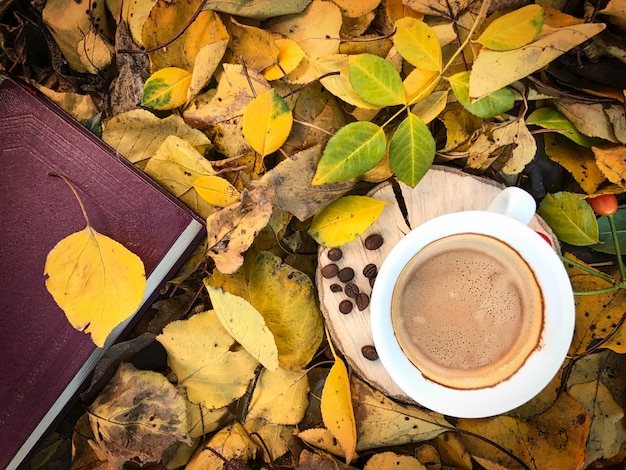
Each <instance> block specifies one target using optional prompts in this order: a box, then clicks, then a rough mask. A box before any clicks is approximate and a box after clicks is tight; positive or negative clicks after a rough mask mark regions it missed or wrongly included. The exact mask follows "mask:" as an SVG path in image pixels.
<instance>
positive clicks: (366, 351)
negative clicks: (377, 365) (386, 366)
mask: <svg viewBox="0 0 626 470" xmlns="http://www.w3.org/2000/svg"><path fill="white" fill-rule="evenodd" d="M361 354H363V357H364V358H365V359H369V360H370V361H375V360H376V359H378V352H377V351H376V348H375V347H374V346H372V345H369V344H368V345H367V346H363V347H362V348H361Z"/></svg>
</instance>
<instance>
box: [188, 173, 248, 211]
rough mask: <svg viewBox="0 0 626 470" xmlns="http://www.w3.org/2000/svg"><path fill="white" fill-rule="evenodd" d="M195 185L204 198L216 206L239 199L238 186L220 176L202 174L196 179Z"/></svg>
mask: <svg viewBox="0 0 626 470" xmlns="http://www.w3.org/2000/svg"><path fill="white" fill-rule="evenodd" d="M193 187H194V188H195V189H196V191H197V192H198V194H199V195H200V197H201V198H202V199H204V200H205V201H207V202H208V203H209V204H212V205H214V206H219V207H226V206H230V205H231V204H234V203H235V202H237V201H239V196H240V193H239V191H237V188H235V187H234V186H233V185H232V184H230V183H229V182H228V181H226V180H225V179H224V178H220V177H219V176H201V177H200V178H197V179H195V180H194V182H193Z"/></svg>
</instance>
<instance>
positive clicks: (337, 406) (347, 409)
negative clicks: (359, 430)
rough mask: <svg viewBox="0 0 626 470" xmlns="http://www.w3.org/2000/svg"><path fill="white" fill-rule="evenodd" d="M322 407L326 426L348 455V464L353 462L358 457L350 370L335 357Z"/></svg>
mask: <svg viewBox="0 0 626 470" xmlns="http://www.w3.org/2000/svg"><path fill="white" fill-rule="evenodd" d="M320 406H321V410H322V419H323V420H324V426H326V428H327V429H328V430H329V431H330V432H331V433H332V435H333V436H335V438H336V439H337V441H339V444H340V445H341V447H342V448H343V450H344V452H345V454H346V463H349V462H351V461H352V459H353V458H354V457H355V456H356V421H355V419H354V410H353V409H352V396H351V393H350V379H349V378H348V369H347V368H346V365H345V364H344V362H343V361H342V360H341V359H340V358H339V357H335V363H334V364H333V366H332V367H331V369H330V372H329V373H328V377H327V378H326V383H325V384H324V389H323V390H322V399H321V405H320Z"/></svg>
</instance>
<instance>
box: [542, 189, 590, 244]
mask: <svg viewBox="0 0 626 470" xmlns="http://www.w3.org/2000/svg"><path fill="white" fill-rule="evenodd" d="M539 214H540V215H541V217H543V218H544V220H545V221H546V222H547V223H548V225H550V227H551V228H552V230H554V233H555V234H556V236H557V237H558V238H559V240H561V241H564V242H565V243H569V244H571V245H576V246H587V245H593V244H594V243H598V222H597V221H596V217H595V215H594V213H593V209H592V208H591V206H589V204H587V202H585V201H584V200H583V199H581V198H579V197H578V196H576V195H575V194H572V193H569V192H565V191H562V192H558V193H555V194H548V195H547V196H546V197H545V198H544V199H543V201H541V204H540V205H539Z"/></svg>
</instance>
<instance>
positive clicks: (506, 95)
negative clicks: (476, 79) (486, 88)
mask: <svg viewBox="0 0 626 470" xmlns="http://www.w3.org/2000/svg"><path fill="white" fill-rule="evenodd" d="M469 79H470V72H459V73H457V74H455V75H453V76H451V77H450V78H449V79H448V80H449V81H450V87H451V88H452V91H453V92H454V95H455V96H456V99H457V100H459V103H461V104H462V105H463V107H464V108H465V109H467V110H468V111H469V112H470V113H472V114H473V115H474V116H478V117H479V118H482V119H490V118H493V117H496V116H499V115H500V114H502V113H504V112H506V111H508V110H509V109H511V108H512V107H513V106H514V105H515V94H514V93H513V91H512V90H510V89H509V88H500V89H499V90H496V91H494V92H493V93H490V94H489V95H487V96H485V97H483V98H481V99H479V100H478V101H474V102H471V100H470V96H469Z"/></svg>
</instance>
